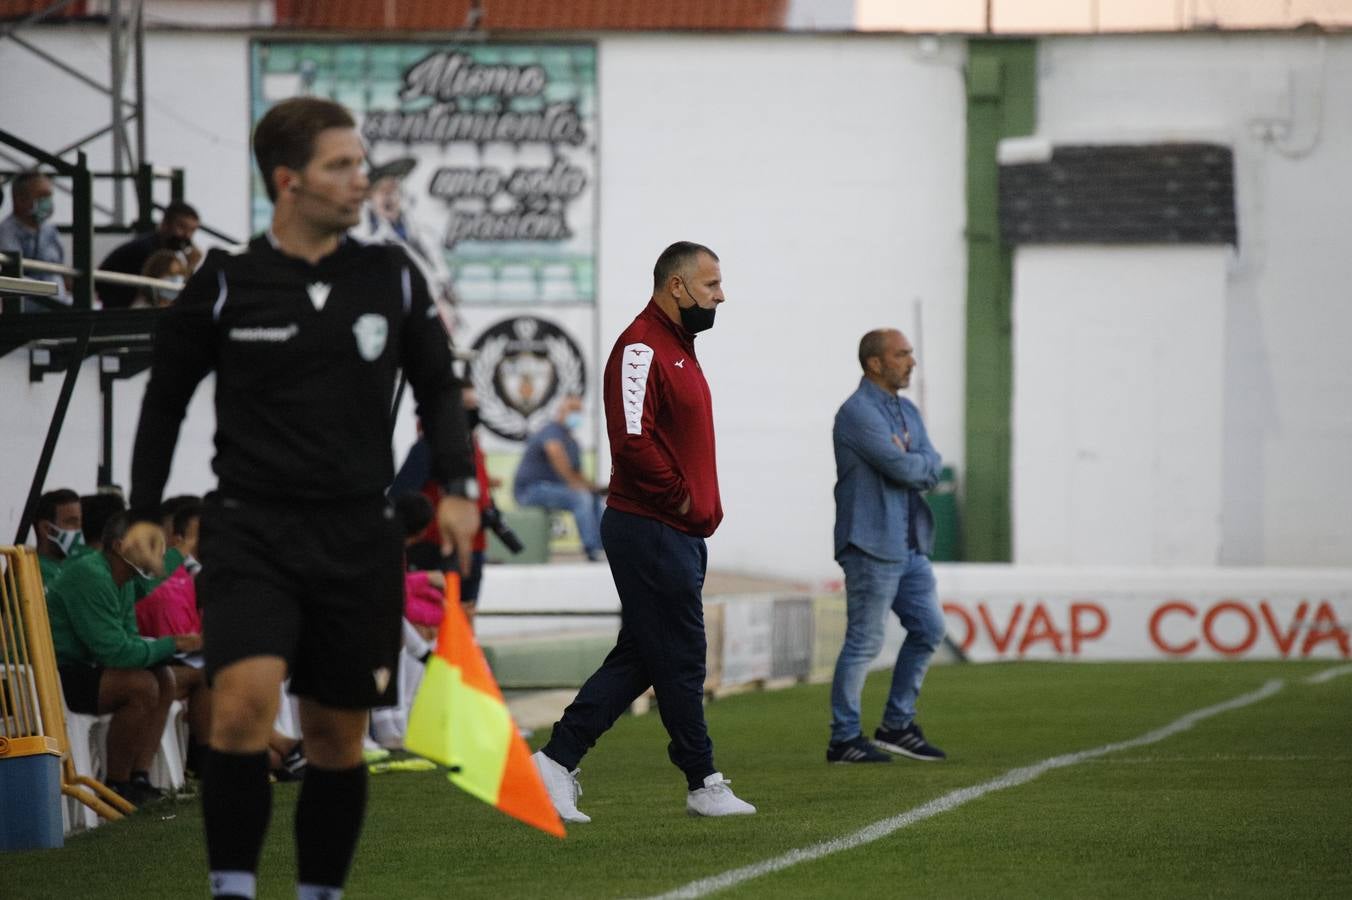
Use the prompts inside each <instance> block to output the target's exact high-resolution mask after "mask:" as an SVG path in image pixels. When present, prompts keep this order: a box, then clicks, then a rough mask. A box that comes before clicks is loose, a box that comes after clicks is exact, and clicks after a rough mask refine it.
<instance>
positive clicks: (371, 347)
mask: <svg viewBox="0 0 1352 900" xmlns="http://www.w3.org/2000/svg"><path fill="white" fill-rule="evenodd" d="M352 333H353V334H354V335H355V336H356V338H357V352H358V353H360V354H361V358H362V359H364V360H366V361H367V362H375V361H376V360H377V359H379V358H380V354H381V353H383V352H384V350H385V341H386V339H388V338H389V336H390V323H389V322H388V321H387V320H386V318H385V317H384V316H382V315H380V314H379V313H366V314H365V315H364V316H362V317H361V318H359V319H357V322H356V324H355V325H353V326H352Z"/></svg>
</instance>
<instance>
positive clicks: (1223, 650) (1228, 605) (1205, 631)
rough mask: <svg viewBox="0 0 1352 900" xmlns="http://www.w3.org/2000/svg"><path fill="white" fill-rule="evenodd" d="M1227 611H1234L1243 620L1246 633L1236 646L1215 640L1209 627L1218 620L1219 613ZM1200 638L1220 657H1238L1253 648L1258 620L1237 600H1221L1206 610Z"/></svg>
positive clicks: (1256, 637)
mask: <svg viewBox="0 0 1352 900" xmlns="http://www.w3.org/2000/svg"><path fill="white" fill-rule="evenodd" d="M1229 610H1234V611H1235V612H1237V613H1239V614H1240V616H1242V617H1243V618H1244V624H1245V626H1246V628H1247V629H1248V633H1247V634H1246V635H1245V636H1244V639H1243V640H1242V641H1240V642H1239V643H1238V644H1232V645H1229V646H1226V645H1224V644H1222V643H1221V642H1220V641H1218V640H1216V635H1215V634H1214V633H1213V632H1212V629H1211V626H1212V624H1213V623H1215V621H1216V620H1217V619H1218V618H1220V615H1221V613H1224V612H1228V611H1229ZM1202 636H1203V637H1205V638H1206V642H1207V643H1208V644H1210V645H1211V648H1212V649H1213V650H1215V651H1216V652H1217V653H1219V654H1221V655H1222V656H1238V655H1240V654H1241V653H1244V652H1246V651H1247V650H1248V649H1249V648H1250V647H1252V646H1253V644H1254V641H1256V640H1258V620H1257V619H1255V618H1254V617H1253V613H1251V612H1249V608H1248V607H1247V606H1245V605H1244V604H1243V603H1240V602H1239V601H1238V600H1222V601H1221V602H1220V603H1217V604H1216V605H1215V606H1213V607H1211V609H1209V610H1207V613H1206V617H1205V618H1204V619H1202Z"/></svg>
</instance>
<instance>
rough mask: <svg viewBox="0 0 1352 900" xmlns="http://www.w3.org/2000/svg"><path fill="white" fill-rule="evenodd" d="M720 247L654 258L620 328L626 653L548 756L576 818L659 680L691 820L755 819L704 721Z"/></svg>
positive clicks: (591, 681)
mask: <svg viewBox="0 0 1352 900" xmlns="http://www.w3.org/2000/svg"><path fill="white" fill-rule="evenodd" d="M723 301H724V296H723V276H722V271H721V269H720V268H719V261H718V256H717V254H715V253H714V252H713V251H712V250H710V249H709V248H708V247H705V246H703V245H701V244H694V243H691V242H689V241H680V242H678V243H675V244H672V245H671V246H670V247H668V248H667V249H666V250H664V251H662V254H661V256H659V257H658V258H657V264H656V265H655V266H654V267H653V293H652V299H651V301H649V303H648V304H647V306H646V307H645V308H644V309H643V311H642V312H641V313H639V315H638V318H636V319H634V321H633V323H632V324H630V325H629V327H628V328H626V329H625V330H624V332H623V333H621V334H620V337H619V339H618V340H617V341H616V342H615V347H614V349H613V350H611V353H610V359H609V360H608V361H607V363H606V368H605V373H604V375H603V376H602V386H603V390H604V394H605V407H606V431H607V433H608V435H609V437H610V456H611V462H612V467H611V475H610V492H609V496H608V500H607V504H606V511H605V514H604V515H603V516H602V519H601V542H602V545H603V546H604V547H605V551H606V558H607V560H608V561H609V563H610V572H611V575H612V577H613V578H614V580H615V588H616V591H617V592H618V593H619V595H620V621H621V625H620V634H619V637H618V638H617V640H616V644H615V649H613V650H611V651H610V653H609V655H607V656H606V660H605V662H604V663H602V664H601V668H599V669H598V670H597V671H596V672H595V673H594V674H593V675H592V676H591V677H590V678H588V679H587V683H586V684H584V685H583V686H582V689H581V690H580V691H578V694H577V698H576V699H575V700H573V702H572V703H571V704H570V705H569V706H568V708H567V709H566V710H564V713H563V718H561V719H560V720H559V721H558V722H557V723H555V725H554V733H553V734H552V735H551V737H550V739H549V743H547V744H546V745H545V746H544V748H543V749H541V750H540V751H539V752H537V753H536V754H535V756H534V757H533V759H534V760H535V765H536V768H537V769H538V770H539V772H540V775H541V778H542V780H543V781H544V784H545V788H546V790H548V791H549V798H550V800H552V801H553V803H554V808H555V809H556V810H557V811H558V813H559V816H560V817H561V818H562V819H564V820H565V821H567V822H588V821H590V818H589V817H588V816H587V815H586V814H584V813H583V812H581V811H580V810H579V809H578V808H577V798H578V796H579V795H580V794H581V791H580V789H579V787H578V784H577V766H578V763H579V762H581V760H582V757H583V756H584V755H585V754H586V753H587V751H588V750H590V749H591V747H592V746H593V745H594V744H595V743H596V741H597V739H598V738H600V737H601V735H603V734H604V733H605V732H606V731H608V730H609V729H610V726H611V725H613V724H615V720H616V719H617V718H619V716H620V714H621V713H623V712H624V711H625V710H626V709H628V708H629V705H630V704H631V703H633V701H634V700H635V699H637V698H638V696H639V695H640V694H642V693H643V692H644V691H646V690H647V689H648V688H649V687H650V686H651V687H652V688H653V690H654V691H655V693H656V694H657V705H658V708H659V709H661V711H662V724H663V726H664V727H665V728H666V730H667V734H668V735H670V737H671V743H670V744H669V745H668V746H667V755H668V757H669V758H670V759H671V761H672V762H673V763H675V765H676V766H677V768H679V769H681V771H682V772H683V773H684V775H685V779H686V786H687V788H688V789H689V792H688V793H687V794H686V801H685V808H686V812H687V813H688V814H689V815H692V816H736V815H750V814H752V813H754V812H755V811H756V808H755V807H754V806H752V805H751V804H750V803H747V802H746V801H744V800H742V799H740V798H739V797H737V795H736V794H734V793H733V792H732V788H731V787H730V786H729V784H730V782H729V781H728V780H727V779H726V778H724V777H723V775H722V773H721V772H719V771H718V770H717V769H716V768H715V767H714V748H713V742H712V741H711V740H710V739H709V730H708V727H707V725H706V723H705V720H704V677H705V652H706V642H705V635H704V599H703V588H704V573H705V570H706V568H707V564H708V551H707V550H706V548H705V544H704V539H705V538H707V537H708V536H709V535H711V534H713V533H714V530H715V529H716V528H717V527H718V525H719V523H720V522H721V521H722V520H723V506H722V502H721V501H720V499H719V494H718V470H717V465H716V463H715V459H714V422H713V407H712V401H711V400H710V396H709V385H708V382H706V381H705V379H704V372H703V370H702V369H700V365H699V360H698V359H696V357H695V336H696V335H697V334H698V333H700V332H702V331H706V330H707V329H709V328H710V327H712V325H713V323H714V313H715V311H716V310H717V309H718V307H719V306H720V305H721V304H722V303H723Z"/></svg>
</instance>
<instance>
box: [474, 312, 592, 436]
mask: <svg viewBox="0 0 1352 900" xmlns="http://www.w3.org/2000/svg"><path fill="white" fill-rule="evenodd" d="M474 349H475V350H476V351H478V355H477V357H476V358H475V360H474V362H473V364H472V366H471V368H470V374H471V378H472V380H473V382H474V387H475V390H476V391H477V392H478V394H479V416H480V420H481V421H482V422H483V424H484V426H485V427H486V428H488V430H490V431H492V432H493V433H494V434H496V435H498V436H499V437H503V438H507V439H508V440H513V441H522V440H525V439H526V437H527V436H529V435H530V434H531V433H532V432H535V431H537V430H539V429H540V428H541V427H543V426H544V424H545V423H546V422H547V421H548V420H549V416H550V412H551V410H552V408H553V405H554V401H556V400H557V399H558V398H560V397H562V396H563V395H564V394H566V393H568V392H570V391H579V392H580V391H581V390H582V388H583V386H584V385H585V383H586V369H585V366H584V363H583V361H582V351H581V350H580V349H578V346H577V344H576V343H575V342H574V341H573V339H572V338H571V337H569V336H568V334H567V333H565V332H564V331H563V329H561V328H560V327H559V326H558V325H555V324H554V323H553V322H551V321H549V320H548V319H542V318H539V317H538V316H516V317H514V318H511V319H504V320H503V321H501V322H498V323H497V324H495V325H493V326H492V327H490V328H488V329H487V330H486V331H484V332H483V334H481V335H479V338H478V340H476V341H475V342H474Z"/></svg>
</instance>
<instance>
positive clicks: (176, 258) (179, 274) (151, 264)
mask: <svg viewBox="0 0 1352 900" xmlns="http://www.w3.org/2000/svg"><path fill="white" fill-rule="evenodd" d="M140 274H141V275H144V276H145V277H147V278H158V279H160V280H161V281H169V282H173V283H174V284H176V285H178V287H177V288H167V287H155V288H152V287H139V288H137V289H136V299H135V300H133V301H132V303H131V305H132V306H133V307H144V306H156V307H163V306H168V305H169V304H171V303H173V302H174V300H175V299H176V298H177V297H178V294H179V291H181V290H182V289H183V283H184V282H186V281H187V280H188V276H189V275H191V274H192V270H191V269H189V268H188V258H187V257H186V256H185V255H184V254H183V253H182V252H181V251H178V250H156V251H155V252H154V253H152V254H150V258H149V259H147V260H146V264H145V267H144V268H142V269H141V271H140Z"/></svg>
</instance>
